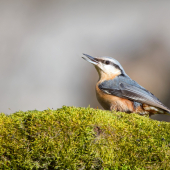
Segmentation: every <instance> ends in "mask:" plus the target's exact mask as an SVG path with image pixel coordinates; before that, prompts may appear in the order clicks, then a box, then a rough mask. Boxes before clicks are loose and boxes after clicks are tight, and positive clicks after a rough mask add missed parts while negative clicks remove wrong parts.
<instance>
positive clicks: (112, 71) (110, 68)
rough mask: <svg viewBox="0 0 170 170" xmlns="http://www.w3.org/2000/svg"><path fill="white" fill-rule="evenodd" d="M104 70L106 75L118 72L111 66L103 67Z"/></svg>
mask: <svg viewBox="0 0 170 170" xmlns="http://www.w3.org/2000/svg"><path fill="white" fill-rule="evenodd" d="M104 69H105V72H106V73H108V74H117V73H119V72H120V70H118V69H116V68H115V67H113V66H111V65H105V66H104Z"/></svg>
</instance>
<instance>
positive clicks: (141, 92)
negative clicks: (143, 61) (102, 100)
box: [99, 77, 170, 112]
mask: <svg viewBox="0 0 170 170" xmlns="http://www.w3.org/2000/svg"><path fill="white" fill-rule="evenodd" d="M99 88H100V89H101V90H103V91H107V93H108V94H111V95H114V96H118V97H121V98H126V99H129V100H132V101H136V102H139V103H142V104H148V105H151V106H155V107H158V108H161V109H163V110H166V111H168V112H170V109H168V108H167V107H166V106H165V105H164V104H162V103H161V102H160V100H159V99H158V98H156V97H155V96H154V95H153V94H152V93H150V92H149V91H147V90H146V89H145V88H143V87H142V86H140V85H139V84H138V83H136V82H135V81H133V80H132V79H130V78H126V79H125V78H123V77H117V78H115V79H113V80H109V81H105V82H103V83H101V84H100V85H99Z"/></svg>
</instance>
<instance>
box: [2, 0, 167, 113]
mask: <svg viewBox="0 0 170 170" xmlns="http://www.w3.org/2000/svg"><path fill="white" fill-rule="evenodd" d="M169 9H170V1H155V0H154V1H128V0H126V1H120V0H117V1H110V0H106V1H100V0H92V1H91V0H86V1H80V0H67V1H64V0H57V1H52V0H48V1H45V0H36V1H35V0H28V1H18V0H16V1H13V0H4V1H2V0H1V1H0V81H1V83H0V112H4V113H6V114H10V113H14V112H16V111H18V110H23V111H26V110H33V109H37V110H44V109H47V108H53V109H57V108H60V107H62V105H69V106H77V107H78V106H81V107H87V106H88V105H90V106H91V107H94V108H97V107H99V108H101V107H100V105H99V103H98V102H97V99H96V97H95V90H94V89H95V83H96V81H97V80H98V75H97V72H96V70H95V69H94V68H93V66H92V65H90V64H89V63H87V62H85V61H84V60H83V59H82V58H81V57H82V53H87V54H89V55H92V56H94V57H95V56H110V57H113V58H115V59H117V60H118V61H119V62H120V63H121V64H122V66H123V67H124V69H125V71H126V73H127V74H128V75H129V76H130V77H131V78H132V79H134V80H136V81H137V82H138V83H139V84H140V85H142V86H144V87H145V88H146V89H148V90H150V91H151V92H152V93H154V94H155V95H156V96H157V97H158V98H159V99H160V100H161V101H162V102H163V103H164V104H166V105H167V106H169V107H170V88H169V87H170V76H169V74H170V22H169V21H170V10H169Z"/></svg>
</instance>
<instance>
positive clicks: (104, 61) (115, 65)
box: [100, 60, 121, 70]
mask: <svg viewBox="0 0 170 170" xmlns="http://www.w3.org/2000/svg"><path fill="white" fill-rule="evenodd" d="M100 61H101V62H102V63H103V64H107V65H112V66H114V67H115V68H117V69H119V70H121V69H120V67H119V66H118V65H117V64H115V63H113V62H111V61H109V60H100ZM106 62H109V63H106Z"/></svg>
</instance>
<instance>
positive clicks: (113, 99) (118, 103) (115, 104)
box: [96, 85, 134, 112]
mask: <svg viewBox="0 0 170 170" xmlns="http://www.w3.org/2000/svg"><path fill="white" fill-rule="evenodd" d="M96 97H97V99H98V101H99V103H100V104H101V106H102V107H103V108H104V109H106V110H115V111H121V112H133V111H134V105H133V102H132V101H130V100H127V99H123V98H120V97H117V96H113V95H110V94H106V93H104V92H103V91H101V90H100V89H99V88H98V86H97V85H96Z"/></svg>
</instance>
